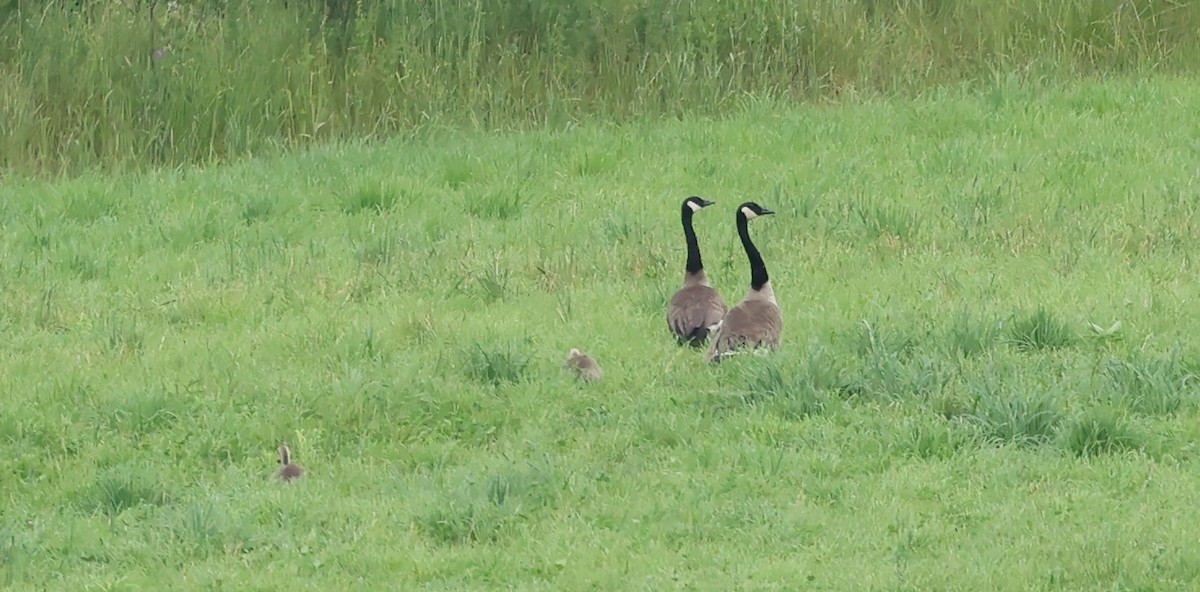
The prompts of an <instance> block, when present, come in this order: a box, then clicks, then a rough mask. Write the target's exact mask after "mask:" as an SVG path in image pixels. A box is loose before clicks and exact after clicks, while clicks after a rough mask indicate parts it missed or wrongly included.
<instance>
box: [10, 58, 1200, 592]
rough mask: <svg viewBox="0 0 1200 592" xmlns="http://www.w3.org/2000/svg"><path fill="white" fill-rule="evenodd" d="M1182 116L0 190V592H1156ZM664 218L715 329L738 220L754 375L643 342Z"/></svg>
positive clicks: (835, 127) (1184, 564) (352, 163)
mask: <svg viewBox="0 0 1200 592" xmlns="http://www.w3.org/2000/svg"><path fill="white" fill-rule="evenodd" d="M1196 113H1200V86H1197V84H1196V82H1195V79H1194V78H1189V77H1171V76H1154V77H1148V78H1132V77H1131V78H1114V79H1101V78H1095V79H1084V80H1080V81H1077V82H1074V83H1070V84H1062V85H1057V86H1037V85H1029V84H1024V83H1022V82H1021V81H1019V80H1015V79H997V80H996V82H995V83H993V84H990V85H984V86H983V87H981V88H970V89H967V88H953V87H941V88H940V89H935V90H930V91H928V92H925V93H922V94H920V96H915V97H912V98H907V99H905V98H896V99H891V100H863V101H859V102H848V103H845V104H838V105H831V104H794V103H789V102H772V101H766V100H763V101H758V102H754V103H752V104H749V105H748V107H747V108H746V109H744V110H742V111H740V112H738V113H736V114H731V115H728V116H722V117H706V116H702V115H693V116H685V117H682V118H680V119H679V120H676V121H634V122H630V123H625V124H620V125H617V124H604V123H600V122H594V123H590V124H586V125H579V126H574V127H569V128H566V129H543V130H535V131H513V132H507V133H490V134H489V133H479V132H471V131H456V130H454V129H440V130H435V129H425V130H423V131H419V132H414V133H411V134H408V135H407V136H404V137H400V138H397V139H394V140H391V141H386V142H375V143H355V142H343V143H335V144H330V145H326V146H323V147H320V148H315V149H312V150H308V151H303V152H297V153H293V154H288V155H279V156H272V157H264V158H257V159H248V160H243V161H240V162H237V163H233V164H229V165H225V166H220V167H208V168H202V167H188V166H183V167H179V168H177V169H173V170H151V171H146V172H141V173H128V174H108V173H103V172H93V173H85V174H82V175H79V176H75V177H71V178H63V179H58V180H39V179H31V178H10V179H9V180H8V181H6V184H5V188H4V192H5V198H4V199H3V200H0V227H2V228H3V232H0V252H2V253H4V255H3V256H2V257H0V276H2V277H4V278H5V279H4V288H3V291H4V298H3V300H2V302H0V335H2V336H3V342H4V347H3V348H0V376H2V377H3V379H4V380H3V384H4V396H3V397H0V474H3V476H4V477H3V479H0V498H2V499H3V500H4V507H5V510H4V513H3V516H2V518H0V584H2V585H4V586H5V587H6V588H7V589H13V590H18V589H19V590H28V589H63V590H81V589H96V590H101V589H103V590H136V589H146V588H155V589H163V588H169V589H173V590H193V589H254V590H275V589H280V590H282V589H289V590H329V589H381V588H388V589H430V590H495V589H521V590H564V589H566V590H575V589H637V590H666V589H696V590H733V589H738V590H772V589H775V590H778V589H809V590H985V589H986V590H1159V589H1162V590H1168V589H1170V590H1176V589H1184V588H1188V587H1190V586H1194V585H1196V582H1197V580H1198V579H1200V551H1198V550H1197V548H1196V546H1195V544H1194V541H1195V537H1194V525H1195V524H1197V522H1198V521H1200V488H1197V486H1196V484H1197V482H1198V477H1197V472H1198V470H1200V457H1198V454H1197V448H1196V442H1197V438H1198V437H1200V422H1198V421H1197V419H1198V414H1197V405H1196V403H1197V397H1196V395H1197V374H1196V373H1197V371H1198V366H1197V360H1198V359H1200V343H1198V342H1197V341H1196V339H1195V338H1194V336H1195V335H1196V334H1197V333H1198V332H1200V317H1198V316H1197V315H1196V314H1195V303H1196V302H1197V296H1200V288H1198V285H1197V282H1196V281H1195V277H1194V275H1195V273H1194V269H1193V267H1192V262H1193V259H1192V258H1193V256H1195V254H1196V248H1195V236H1196V224H1197V222H1198V218H1197V210H1198V209H1200V187H1198V185H1197V178H1198V175H1200V168H1198V167H1197V162H1198V157H1200V122H1198V121H1197V119H1196V117H1195V114H1196ZM690 194H699V195H703V196H705V197H708V198H710V199H713V200H715V201H717V205H716V206H713V207H711V208H708V209H706V210H704V211H702V212H701V213H700V214H699V215H697V217H696V224H697V232H698V234H699V237H700V244H701V248H702V250H703V254H704V258H705V263H706V266H707V269H708V272H709V275H710V277H711V278H712V279H713V282H714V285H715V286H716V287H717V288H718V290H719V291H721V292H722V294H723V295H724V296H725V298H726V300H728V301H730V302H735V301H737V300H738V299H739V298H740V297H741V296H742V295H743V294H744V293H745V290H746V285H747V283H748V280H749V278H748V271H747V270H746V263H745V256H744V254H743V253H742V252H741V250H740V245H739V244H738V243H737V241H736V237H735V234H734V228H733V212H734V208H735V207H736V205H737V204H738V203H740V202H742V201H744V200H746V199H754V200H756V201H758V202H760V203H762V204H763V205H765V206H768V207H770V208H771V209H773V210H775V211H776V212H777V215H775V216H771V217H767V218H763V219H760V220H756V221H755V222H754V223H753V224H752V233H753V234H754V237H755V239H756V241H757V242H758V244H759V247H760V248H761V250H762V252H763V254H764V257H765V258H766V261H767V264H768V266H769V269H770V271H771V274H772V281H773V283H774V284H775V289H776V293H777V295H778V297H779V299H780V303H781V306H782V307H783V311H784V318H785V328H784V337H783V340H784V341H783V347H782V348H781V349H780V350H779V351H778V352H776V353H775V354H774V355H771V356H764V357H758V356H744V357H740V358H735V359H733V360H731V361H729V362H727V363H723V364H720V365H718V366H708V365H705V364H704V363H703V362H702V356H701V354H700V353H699V352H696V351H693V350H688V349H682V348H680V347H678V346H676V345H675V344H674V343H673V342H672V340H671V338H670V336H669V334H668V332H667V328H666V323H665V320H664V310H665V305H666V301H667V299H668V298H669V297H670V295H671V293H672V292H673V291H674V290H675V289H677V288H678V286H679V285H680V282H681V281H682V274H683V263H684V251H683V237H682V234H681V231H680V228H679V219H678V212H679V203H680V201H681V200H682V199H683V198H684V197H686V196H687V195H690ZM571 347H580V348H582V349H584V350H587V351H590V352H592V353H593V354H594V355H595V356H596V357H597V358H598V360H599V361H600V363H601V364H602V365H603V366H604V367H605V370H606V377H605V379H604V380H602V381H600V382H598V383H595V384H583V383H579V382H577V381H575V380H573V379H572V378H571V376H570V375H568V374H567V373H565V372H563V371H562V369H561V368H560V365H561V363H562V360H563V359H564V357H565V355H566V352H567V350H568V349H569V348H571ZM280 442H287V443H289V444H290V445H291V446H292V448H293V451H294V453H295V455H296V458H295V460H296V461H297V462H299V463H300V464H301V465H303V466H304V467H305V468H306V469H307V470H308V471H309V474H308V475H307V476H306V477H305V478H303V479H301V480H300V481H297V482H293V483H289V484H284V483H281V482H279V481H277V480H274V479H273V473H274V471H275V470H276V469H277V464H276V462H275V456H274V448H275V446H276V445H277V444H278V443H280Z"/></svg>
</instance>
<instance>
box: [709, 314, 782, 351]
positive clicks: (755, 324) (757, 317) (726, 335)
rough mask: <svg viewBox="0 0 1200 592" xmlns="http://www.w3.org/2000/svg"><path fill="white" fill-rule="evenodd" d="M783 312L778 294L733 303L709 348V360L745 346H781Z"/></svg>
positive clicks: (776, 347)
mask: <svg viewBox="0 0 1200 592" xmlns="http://www.w3.org/2000/svg"><path fill="white" fill-rule="evenodd" d="M782 333H783V315H781V314H780V312H779V305H777V304H776V303H775V301H774V298H769V299H768V298H747V299H746V300H743V301H742V302H741V303H740V304H738V305H737V306H735V307H733V309H731V310H730V311H729V314H727V315H725V320H724V321H723V322H722V323H721V327H720V329H718V330H717V335H716V337H715V338H714V339H713V342H712V346H711V347H710V348H709V351H708V356H707V357H708V360H709V361H710V362H712V361H720V359H721V358H722V357H724V356H726V355H728V354H730V353H732V352H734V351H736V350H738V349H742V348H751V349H754V348H766V349H769V350H775V349H778V348H779V337H780V335H781V334H782Z"/></svg>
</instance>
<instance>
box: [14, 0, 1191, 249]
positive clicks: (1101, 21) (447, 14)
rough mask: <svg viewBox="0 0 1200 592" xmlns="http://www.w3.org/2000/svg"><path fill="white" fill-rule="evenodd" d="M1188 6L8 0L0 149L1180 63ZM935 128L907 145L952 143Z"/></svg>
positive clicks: (264, 136) (214, 152) (72, 169)
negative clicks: (936, 135) (927, 138)
mask: <svg viewBox="0 0 1200 592" xmlns="http://www.w3.org/2000/svg"><path fill="white" fill-rule="evenodd" d="M1196 30H1200V4H1197V3H1195V2H1186V1H1178V0H1058V1H1056V2H1053V3H1047V2H1043V1H1041V0H923V1H921V2H909V1H901V0H825V1H818V2H806V3H802V4H798V3H796V2H794V1H792V0H723V1H721V2H714V1H711V0H709V1H705V0H639V1H637V2H631V1H629V0H553V1H549V2H534V1H532V0H520V1H513V0H471V1H465V0H456V1H451V0H440V1H437V2H416V1H411V0H409V1H402V0H323V1H307V2H298V1H296V0H253V1H250V0H179V1H171V2H161V1H153V2H143V1H140V0H108V1H105V2H65V1H64V2H44V3H30V2H19V1H18V0H0V170H2V171H9V170H15V171H18V172H20V173H22V174H29V173H35V174H46V175H56V174H58V173H69V174H73V173H76V172H79V171H81V170H87V169H91V168H95V167H104V168H106V169H108V170H124V171H129V170H142V169H146V168H154V167H159V166H178V165H186V164H195V163H214V162H223V161H229V160H236V159H238V158H240V157H242V156H244V155H247V154H259V155H264V154H271V153H275V152H278V151H280V150H281V149H287V148H291V147H297V146H311V145H314V144H321V143H325V142H328V141H331V140H346V139H361V138H370V139H380V138H388V137H391V136H394V135H397V134H415V135H418V136H420V135H422V134H424V133H426V131H425V130H428V129H430V128H433V129H437V128H441V127H450V128H455V129H459V128H470V129H487V130H512V129H540V128H544V127H553V128H559V129H563V128H568V127H570V126H573V125H576V124H578V123H580V122H591V121H622V122H624V121H631V120H638V119H642V118H645V117H650V116H657V117H662V118H675V117H680V116H685V115H694V114H697V113H704V114H717V113H726V112H730V111H737V110H739V109H741V108H743V107H745V106H746V105H747V104H751V105H752V104H755V103H757V102H759V101H763V100H767V101H773V100H784V101H791V100H797V99H799V100H811V99H816V100H832V101H843V100H850V101H854V100H857V99H860V98H863V97H877V96H892V95H911V94H914V93H919V92H921V91H923V90H924V89H926V88H928V87H929V86H931V85H939V84H951V83H960V82H962V83H967V84H970V85H973V86H975V87H979V86H986V85H987V84H989V83H990V81H992V80H995V79H1004V78H1006V77H1009V76H1012V77H1015V78H1019V79H1022V80H1025V81H1030V82H1035V83H1039V82H1045V81H1054V80H1059V79H1061V78H1064V77H1071V76H1076V75H1093V74H1097V73H1106V74H1111V73H1122V74H1126V75H1132V74H1135V73H1150V72H1155V73H1175V74H1180V73H1195V72H1196V71H1197V70H1196V64H1198V63H1200V39H1198V38H1197V36H1196V35H1195V34H1194V31H1196ZM991 100H994V101H1005V100H1008V99H1006V96H1005V94H1004V93H998V94H993V95H992V96H991ZM1120 104H1121V102H1120V100H1119V99H1115V98H1113V97H1107V96H1096V97H1078V98H1076V99H1073V101H1072V105H1071V106H1072V107H1076V108H1082V109H1090V108H1093V107H1095V108H1097V109H1101V110H1111V109H1115V108H1119V105H1120ZM943 150H944V152H943V153H942V154H941V155H940V156H937V157H934V158H933V159H932V160H931V161H930V162H927V163H921V165H920V166H939V165H938V164H937V163H938V162H940V161H955V160H959V159H961V158H963V156H964V155H962V154H960V153H959V152H957V150H955V149H954V147H952V146H947V147H944V148H943ZM473 158H474V157H473V155H471V153H469V152H461V153H459V154H457V155H456V156H455V157H454V158H447V159H446V160H445V161H444V162H443V163H441V164H440V168H441V169H442V170H443V171H444V172H445V180H446V183H447V185H449V186H452V187H453V186H458V185H463V184H467V183H470V182H471V180H472V179H473V178H475V175H476V174H477V173H478V171H477V170H475V169H476V165H477V163H474V162H473ZM617 163H618V161H616V160H614V158H613V156H612V155H611V154H610V153H607V152H604V151H585V152H582V153H580V154H578V155H576V157H575V158H574V159H572V161H571V162H569V163H563V165H564V166H565V167H566V168H567V169H568V170H571V171H573V172H577V173H579V174H581V175H586V174H592V175H601V176H602V175H603V174H604V173H606V172H610V171H611V170H612V169H613V168H614V167H615V166H617ZM943 164H945V163H943ZM692 165H693V166H696V167H697V168H698V169H700V170H701V171H703V170H715V169H714V167H717V166H719V163H715V162H713V161H704V160H700V161H698V162H696V163H692ZM994 187H995V186H981V187H979V188H978V189H979V190H980V191H982V192H984V195H986V192H987V191H989V190H991V189H992V188H994ZM384 195H390V194H384ZM494 195H495V197H493V198H492V199H493V204H492V205H483V206H482V207H481V209H480V212H482V213H484V215H493V216H498V217H503V216H508V215H515V213H511V210H512V208H513V205H512V204H514V203H517V204H520V203H523V199H524V198H522V197H518V196H520V195H522V194H521V192H520V191H519V190H518V189H516V188H515V187H506V188H504V190H497V193H495V194H494ZM379 197H381V196H380V195H377V194H373V193H369V194H366V195H364V196H362V198H361V199H358V198H355V199H352V200H351V203H357V204H364V205H369V204H372V203H378V202H376V201H375V200H377V199H378V198H379ZM843 205H844V207H847V208H848V209H849V210H850V211H851V212H853V215H852V217H853V218H857V219H858V221H859V222H860V223H861V229H859V231H861V232H864V233H868V234H876V235H878V234H884V233H898V235H899V236H901V238H903V237H904V235H905V234H907V233H910V232H919V231H920V224H921V223H922V219H921V218H919V217H913V213H912V212H911V211H909V210H906V209H904V208H903V207H899V206H897V205H896V204H891V203H885V202H878V201H877V200H875V199H873V196H872V195H869V194H868V195H862V196H854V198H853V199H850V200H847V202H845V203H844V204H843ZM350 207H357V206H353V205H352V206H350ZM960 211H961V212H966V213H968V215H973V214H970V212H971V210H960ZM505 212H510V213H505ZM976 213H978V212H976Z"/></svg>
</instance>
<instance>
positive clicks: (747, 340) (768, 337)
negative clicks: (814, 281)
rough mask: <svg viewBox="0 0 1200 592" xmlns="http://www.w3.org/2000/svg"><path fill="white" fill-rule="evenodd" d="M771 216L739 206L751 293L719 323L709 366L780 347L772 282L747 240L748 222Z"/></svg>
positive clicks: (780, 318)
mask: <svg viewBox="0 0 1200 592" xmlns="http://www.w3.org/2000/svg"><path fill="white" fill-rule="evenodd" d="M774 213H775V212H772V211H771V210H768V209H767V208H764V207H762V206H760V205H758V204H756V203H754V202H752V201H748V202H746V203H744V204H742V205H740V206H738V209H737V230H738V236H739V237H741V239H742V247H744V248H745V249H746V257H748V258H749V259H750V291H749V292H747V293H746V297H745V298H743V299H742V301H741V302H740V303H738V305H737V306H735V307H733V308H732V309H731V310H730V311H729V314H727V315H725V319H724V320H722V321H721V326H720V328H719V329H717V336H716V338H714V339H713V343H712V347H710V348H709V350H708V356H707V358H708V361H710V362H719V361H721V358H722V357H724V356H727V355H729V354H731V353H733V352H734V350H737V349H741V348H743V347H747V348H751V349H754V348H760V347H762V348H767V349H769V350H774V349H776V348H778V347H779V334H780V333H781V332H782V331H783V316H782V315H780V314H779V304H778V303H776V302H775V290H773V289H771V280H770V278H768V277H767V265H766V264H765V263H763V259H762V255H761V254H760V253H759V252H758V248H756V247H755V246H754V243H753V242H752V241H751V240H750V220H752V219H754V218H757V217H759V216H766V215H768V214H774Z"/></svg>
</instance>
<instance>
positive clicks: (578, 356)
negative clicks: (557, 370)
mask: <svg viewBox="0 0 1200 592" xmlns="http://www.w3.org/2000/svg"><path fill="white" fill-rule="evenodd" d="M563 368H564V369H566V370H570V371H572V372H574V373H575V374H576V375H578V376H579V378H581V379H583V380H586V381H596V380H600V379H601V378H604V370H603V369H602V368H600V364H597V363H596V360H593V359H592V356H589V355H587V354H585V353H583V352H581V351H579V350H578V349H577V348H574V347H573V348H571V351H570V352H568V353H567V361H566V362H565V363H564V364H563Z"/></svg>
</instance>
